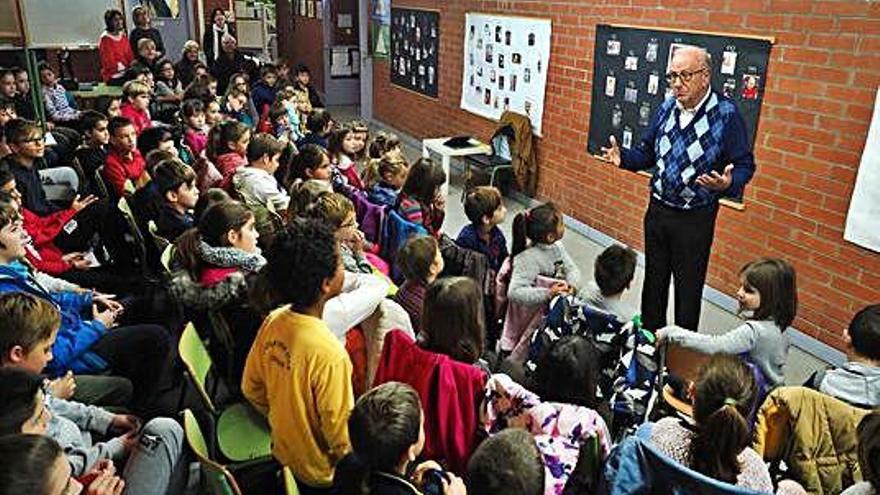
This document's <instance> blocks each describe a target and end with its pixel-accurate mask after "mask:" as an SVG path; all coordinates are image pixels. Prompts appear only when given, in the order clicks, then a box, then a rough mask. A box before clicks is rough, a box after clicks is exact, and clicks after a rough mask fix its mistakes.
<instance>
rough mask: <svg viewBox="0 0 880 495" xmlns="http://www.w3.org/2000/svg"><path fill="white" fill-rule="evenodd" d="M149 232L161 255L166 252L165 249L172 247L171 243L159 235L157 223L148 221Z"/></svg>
mask: <svg viewBox="0 0 880 495" xmlns="http://www.w3.org/2000/svg"><path fill="white" fill-rule="evenodd" d="M147 230H148V231H149V232H150V236H151V237H152V238H153V243H154V244H155V245H156V250H157V251H159V252H160V253H161V252H163V251H165V248H167V247H168V246H169V245H171V241H169V240H168V239H166V238H164V237H162V236H161V235H159V227H157V226H156V222H154V221H152V220H150V221H148V222H147Z"/></svg>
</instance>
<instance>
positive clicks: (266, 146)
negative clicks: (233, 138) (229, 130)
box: [232, 134, 290, 215]
mask: <svg viewBox="0 0 880 495" xmlns="http://www.w3.org/2000/svg"><path fill="white" fill-rule="evenodd" d="M284 148H285V145H284V143H282V142H281V141H279V140H277V139H275V138H274V137H272V136H271V135H269V134H257V135H256V136H254V138H253V139H251V142H250V143H249V144H248V147H247V159H248V166H247V167H242V168H239V169H238V170H237V171H236V172H235V175H234V176H233V177H232V183H233V186H234V187H235V189H236V190H237V191H239V193H240V194H242V195H245V196H247V197H248V198H251V199H253V200H255V201H257V202H259V203H260V204H262V205H268V204H270V203H271V206H272V208H273V210H274V211H276V212H278V213H279V214H282V215H284V213H285V212H286V211H287V205H288V203H290V196H288V195H287V192H286V191H284V190H283V189H281V187H280V186H279V185H278V181H277V180H275V175H274V174H275V171H276V170H278V166H279V164H278V159H279V158H280V157H281V153H282V152H283V151H284Z"/></svg>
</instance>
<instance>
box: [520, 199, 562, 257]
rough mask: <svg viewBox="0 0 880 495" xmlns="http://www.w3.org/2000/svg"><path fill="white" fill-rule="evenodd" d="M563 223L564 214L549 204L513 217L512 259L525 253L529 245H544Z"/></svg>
mask: <svg viewBox="0 0 880 495" xmlns="http://www.w3.org/2000/svg"><path fill="white" fill-rule="evenodd" d="M560 222H562V214H561V213H560V211H559V209H558V208H557V207H556V205H555V204H553V203H552V202H547V203H544V204H542V205H539V206H536V207H534V208H532V209H530V210H526V211H523V212H520V213H517V214H516V216H515V217H513V246H512V247H511V250H510V257H511V258H514V257H516V255H517V254H519V253H521V252H523V251H525V249H526V246H527V244H528V242H527V241H532V244H536V243H544V242H546V241H547V237H548V236H550V235H555V234H556V230H557V228H558V227H559V223H560Z"/></svg>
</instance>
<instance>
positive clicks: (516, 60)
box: [510, 53, 522, 64]
mask: <svg viewBox="0 0 880 495" xmlns="http://www.w3.org/2000/svg"><path fill="white" fill-rule="evenodd" d="M510 61H511V62H513V63H515V64H521V63H522V55H520V54H519V53H514V54H513V55H511V56H510Z"/></svg>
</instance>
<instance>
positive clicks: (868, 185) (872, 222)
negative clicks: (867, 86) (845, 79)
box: [843, 88, 880, 252]
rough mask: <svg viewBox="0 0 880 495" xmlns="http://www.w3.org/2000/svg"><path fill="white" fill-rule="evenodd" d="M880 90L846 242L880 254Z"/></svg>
mask: <svg viewBox="0 0 880 495" xmlns="http://www.w3.org/2000/svg"><path fill="white" fill-rule="evenodd" d="M878 184H880V88H877V97H876V98H875V99H874V116H873V118H872V119H871V127H870V128H869V129H868V139H867V141H866V142H865V151H863V152H862V163H861V164H860V165H859V175H858V176H857V177H856V187H855V189H854V190H853V195H852V199H851V200H850V203H849V214H847V216H846V230H844V232H843V238H844V239H846V240H847V241H849V242H853V243H855V244H858V245H860V246H862V247H866V248H868V249H871V250H873V251H877V252H880V187H877V185H878Z"/></svg>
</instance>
